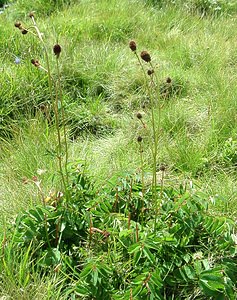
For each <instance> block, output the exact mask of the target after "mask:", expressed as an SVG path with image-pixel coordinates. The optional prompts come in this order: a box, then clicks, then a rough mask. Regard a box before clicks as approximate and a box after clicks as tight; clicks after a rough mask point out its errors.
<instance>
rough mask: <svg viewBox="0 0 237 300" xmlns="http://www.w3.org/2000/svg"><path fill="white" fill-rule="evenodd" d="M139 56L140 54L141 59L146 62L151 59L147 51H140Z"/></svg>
mask: <svg viewBox="0 0 237 300" xmlns="http://www.w3.org/2000/svg"><path fill="white" fill-rule="evenodd" d="M140 56H141V59H143V60H144V61H145V62H147V63H148V62H150V61H151V56H150V54H149V53H148V52H147V51H142V52H141V54H140Z"/></svg>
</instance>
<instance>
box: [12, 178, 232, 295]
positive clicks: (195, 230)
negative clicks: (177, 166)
mask: <svg viewBox="0 0 237 300" xmlns="http://www.w3.org/2000/svg"><path fill="white" fill-rule="evenodd" d="M73 176H75V177H74V179H73V181H72V182H73V185H72V187H71V195H72V199H71V201H69V202H67V200H66V198H65V197H61V198H60V199H54V200H53V202H52V203H51V205H49V203H47V204H45V206H42V205H38V206H37V207H35V208H34V209H30V210H29V211H25V212H24V213H23V214H20V215H19V216H18V218H17V220H16V225H15V231H14V234H13V240H14V251H22V250H23V249H27V248H28V247H29V245H32V248H31V251H32V253H31V254H32V257H33V260H32V263H31V267H32V268H33V267H34V265H36V264H37V265H40V266H41V269H42V271H43V270H47V268H48V270H50V269H51V268H56V269H57V272H63V273H67V274H70V276H69V278H71V279H73V280H72V281H71V280H69V281H68V282H67V283H65V285H64V288H63V294H64V295H65V297H66V295H67V297H71V298H70V299H74V298H73V297H77V296H79V297H81V299H130V298H132V299H186V298H187V297H189V295H193V298H192V299H209V298H210V299H235V295H236V293H235V290H236V280H235V278H236V276H237V260H236V258H237V256H236V255H237V245H236V240H237V236H236V231H235V229H236V228H235V223H234V221H233V220H231V219H229V218H225V217H218V216H214V215H211V214H210V213H209V212H208V209H207V203H208V200H207V199H206V196H205V195H203V194H198V193H195V192H194V191H193V190H190V191H188V190H187V189H186V188H185V187H183V186H181V187H180V188H179V189H175V188H171V187H167V188H164V190H163V200H162V203H161V207H160V210H159V218H158V222H157V223H156V228H155V232H154V231H153V230H152V228H153V224H154V216H155V211H154V210H155V207H154V206H153V205H152V202H151V200H152V194H151V190H150V189H149V188H146V190H145V191H143V192H144V194H142V185H141V182H140V180H138V179H137V178H134V177H133V176H127V177H126V178H122V179H121V180H120V183H118V185H116V186H115V187H113V188H112V189H103V190H101V191H99V192H96V191H95V190H94V188H93V186H92V185H91V183H90V180H89V179H88V178H87V177H85V176H84V175H83V174H82V173H74V175H73ZM157 189H158V192H159V191H160V186H158V187H157ZM142 198H143V199H142ZM45 268H46V269H45ZM73 295H74V296H73ZM129 297H130V298H129ZM67 299H68V298H67Z"/></svg>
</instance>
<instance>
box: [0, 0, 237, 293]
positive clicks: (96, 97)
mask: <svg viewBox="0 0 237 300" xmlns="http://www.w3.org/2000/svg"><path fill="white" fill-rule="evenodd" d="M26 2H27V3H26ZM35 5H36V6H31V1H18V2H17V4H16V5H12V6H11V7H9V8H8V9H7V10H6V12H5V13H4V14H2V15H0V21H1V22H0V24H1V25H0V36H1V37H4V38H1V39H0V49H1V50H0V51H1V53H0V60H1V67H0V69H1V70H3V71H4V72H1V73H0V82H1V89H0V97H1V115H2V124H1V126H3V128H4V129H3V130H5V131H7V132H8V131H9V132H10V133H11V134H12V132H13V139H12V140H10V141H6V139H5V138H4V139H3V140H2V141H1V145H0V149H1V153H0V200H1V201H0V202H1V204H0V211H1V215H2V216H5V217H6V218H7V219H8V218H9V217H10V216H13V215H14V214H15V213H16V212H17V211H18V210H19V209H21V208H23V207H26V206H27V205H31V204H32V203H34V202H35V201H37V200H36V199H37V193H36V190H35V188H34V187H33V186H31V185H24V184H22V178H23V177H24V176H26V177H28V178H31V177H32V176H34V175H36V174H37V170H39V169H46V170H47V172H46V173H45V174H44V175H42V176H43V179H42V180H43V186H44V189H45V193H46V194H47V193H48V192H49V190H50V189H53V188H54V186H55V179H54V175H55V176H56V175H57V174H56V171H55V162H54V159H53V158H52V156H50V155H49V153H50V152H51V151H53V150H54V145H55V135H54V132H53V131H52V129H50V128H49V127H48V125H47V122H45V121H44V120H42V116H41V115H40V109H39V107H40V105H41V104H44V105H45V103H46V104H47V101H48V98H47V81H46V78H45V75H44V74H43V73H42V72H38V70H35V69H34V68H33V67H32V65H31V64H30V62H29V61H30V59H31V58H32V57H37V58H39V59H40V61H41V62H42V64H44V58H43V57H42V55H41V48H40V46H39V45H38V44H37V43H36V42H35V41H34V39H33V38H31V37H29V36H28V35H26V36H22V35H21V34H20V32H18V31H17V30H16V29H15V28H14V26H13V23H14V21H15V20H17V19H20V20H22V21H24V22H26V23H29V20H28V18H27V16H25V15H27V13H28V10H31V9H35V10H36V12H37V9H38V11H39V13H40V12H41V13H42V16H41V17H39V19H38V23H39V26H40V27H41V30H42V32H44V34H45V38H46V40H47V45H48V47H49V49H50V48H51V47H52V46H53V45H54V43H55V41H56V40H58V41H59V42H60V44H61V45H62V48H63V53H62V58H61V69H62V78H63V80H64V94H65V99H66V102H67V114H68V120H69V123H70V124H71V126H73V130H74V131H73V132H75V131H76V133H75V135H76V136H78V134H80V136H79V137H77V139H76V140H75V141H74V142H73V143H71V145H70V160H71V161H74V162H78V161H79V162H80V161H82V160H86V165H87V168H88V171H89V173H90V174H91V175H92V176H94V177H95V178H96V180H97V182H99V183H100V182H102V183H104V182H105V181H106V180H107V179H108V178H111V177H113V176H114V177H115V178H116V176H119V175H121V174H124V173H126V172H132V173H133V172H136V171H138V170H139V166H140V162H139V151H138V147H137V144H136V137H137V135H138V134H140V133H141V132H142V131H141V130H142V128H141V126H140V123H139V122H138V120H137V119H136V117H135V115H136V112H138V111H140V112H142V113H143V114H144V120H145V122H146V123H147V124H148V126H147V127H148V133H147V134H149V128H150V126H149V109H148V108H147V107H145V108H143V103H144V93H143V88H142V84H143V77H142V72H141V71H140V69H139V66H138V65H137V62H136V59H135V57H134V56H133V55H132V53H131V51H130V50H129V49H128V46H127V45H128V41H129V40H130V39H135V40H136V42H137V44H138V47H139V50H143V49H147V50H149V52H150V53H151V55H152V59H153V60H154V63H155V64H156V65H157V68H158V72H157V73H158V76H159V78H160V80H161V81H162V82H163V81H165V78H166V77H167V76H170V77H171V78H172V79H173V80H174V82H178V83H179V85H181V86H182V91H183V92H182V93H181V95H180V96H177V97H171V98H170V99H169V100H167V101H166V102H165V104H164V107H163V112H162V128H163V133H162V140H161V143H160V147H159V149H160V152H159V157H160V162H165V163H166V164H167V165H168V171H167V184H168V183H169V182H180V181H181V180H187V179H188V180H189V179H191V180H193V181H194V182H195V183H196V184H197V188H198V189H201V190H203V191H205V192H207V193H209V195H210V197H213V198H215V199H216V201H217V206H215V209H217V210H219V211H220V212H222V211H223V210H224V212H226V213H227V214H230V215H234V216H236V211H235V209H234V208H235V206H234V202H235V198H236V179H235V177H236V174H235V167H234V164H235V163H236V158H235V152H236V151H237V146H235V143H228V142H226V141H228V139H229V138H232V139H233V140H234V141H235V140H236V132H237V127H236V114H235V111H236V96H235V95H236V92H237V91H236V89H237V87H236V85H235V81H236V74H237V73H236V62H237V56H236V51H235V49H236V47H235V46H236V38H235V29H236V28H235V24H236V16H224V17H219V18H212V17H207V18H202V19H201V18H200V17H199V16H198V15H195V14H188V13H187V12H186V11H182V10H179V9H178V8H177V7H167V8H165V9H163V10H157V9H153V8H149V7H146V6H144V5H143V4H142V1H128V0H121V1H106V0H103V1H81V2H80V4H77V5H72V6H71V7H69V8H65V9H63V10H61V11H60V12H58V11H57V10H55V12H53V13H52V14H51V15H50V16H49V17H47V16H44V13H45V11H44V10H43V6H42V3H40V1H39V3H38V2H37V3H36V4H35ZM44 9H45V10H47V7H45V8H44ZM131 12H132V13H131ZM3 24H4V25H3ZM14 55H16V56H19V57H21V59H22V61H21V64H19V65H15V64H14ZM52 59H53V58H52ZM9 87H10V88H9ZM35 111H37V114H36V116H35V115H34V113H35ZM11 118H13V120H15V121H11V122H9V121H10V120H11ZM25 120H29V121H27V122H26V121H25ZM9 128H10V130H9ZM77 128H79V130H78V129H77ZM69 130H70V129H69ZM88 130H89V131H92V132H93V133H96V134H95V135H92V134H90V133H88ZM82 132H83V135H81V133H82ZM42 133H43V134H42ZM144 153H145V164H146V169H147V172H148V175H147V176H148V178H149V171H150V169H149V165H150V162H151V159H150V150H149V148H147V147H146V139H145V149H144ZM148 180H149V179H148ZM1 219H3V218H1ZM1 223H2V221H1ZM46 290H47V288H46Z"/></svg>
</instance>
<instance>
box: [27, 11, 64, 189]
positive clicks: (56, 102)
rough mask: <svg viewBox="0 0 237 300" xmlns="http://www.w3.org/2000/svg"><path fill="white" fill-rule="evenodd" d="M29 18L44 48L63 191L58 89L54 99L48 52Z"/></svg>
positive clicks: (34, 23) (34, 24)
mask: <svg viewBox="0 0 237 300" xmlns="http://www.w3.org/2000/svg"><path fill="white" fill-rule="evenodd" d="M31 20H32V22H33V26H34V28H35V30H36V33H37V35H38V38H39V40H40V42H41V43H42V45H43V48H44V53H45V58H46V65H47V71H48V73H47V74H48V84H49V93H50V98H51V102H52V104H53V107H54V113H55V126H56V130H57V137H58V147H57V157H58V164H59V172H60V175H61V178H62V183H63V187H64V189H65V192H66V191H67V186H66V182H65V178H64V175H63V167H62V142H61V135H60V128H59V114H58V91H57V87H55V89H56V97H55V99H54V96H53V80H52V77H51V70H50V64H49V56H48V52H47V48H46V45H45V43H44V40H43V37H42V34H41V32H40V30H39V28H38V26H37V24H36V22H35V19H34V16H31Z"/></svg>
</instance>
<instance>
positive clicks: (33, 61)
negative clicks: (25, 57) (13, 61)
mask: <svg viewBox="0 0 237 300" xmlns="http://www.w3.org/2000/svg"><path fill="white" fill-rule="evenodd" d="M31 63H32V64H33V65H34V66H35V67H39V66H40V63H39V61H38V60H37V59H34V58H33V59H32V60H31Z"/></svg>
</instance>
